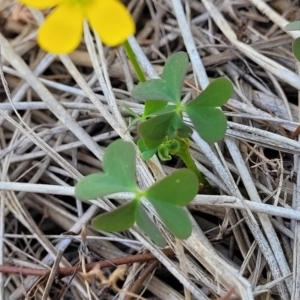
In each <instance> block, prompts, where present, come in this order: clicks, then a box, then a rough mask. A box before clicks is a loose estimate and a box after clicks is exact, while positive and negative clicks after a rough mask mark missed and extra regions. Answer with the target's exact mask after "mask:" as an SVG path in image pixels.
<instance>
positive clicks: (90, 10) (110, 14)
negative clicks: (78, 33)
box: [86, 0, 135, 47]
mask: <svg viewBox="0 0 300 300" xmlns="http://www.w3.org/2000/svg"><path fill="white" fill-rule="evenodd" d="M86 14H87V18H88V21H89V23H90V25H91V26H92V28H93V29H94V30H95V31H96V32H97V33H98V34H99V36H100V38H101V40H102V41H103V43H105V44H107V45H108V46H111V47H114V46H117V45H119V44H122V43H123V42H124V41H125V40H126V39H127V38H128V36H130V35H132V34H134V32H135V24H134V21H133V19H132V17H131V15H130V13H129V12H128V11H127V9H126V7H125V6H124V5H123V4H122V3H121V2H120V1H118V0H101V1H100V0H99V1H97V0H96V1H91V2H90V4H88V5H87V6H86Z"/></svg>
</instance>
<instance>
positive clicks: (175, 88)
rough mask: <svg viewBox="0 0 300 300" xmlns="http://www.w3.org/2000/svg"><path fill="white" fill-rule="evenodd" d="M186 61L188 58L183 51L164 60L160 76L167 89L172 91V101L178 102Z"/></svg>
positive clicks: (186, 65) (187, 61)
mask: <svg viewBox="0 0 300 300" xmlns="http://www.w3.org/2000/svg"><path fill="white" fill-rule="evenodd" d="M188 63H189V59H188V56H187V54H186V53H185V52H177V53H175V54H173V55H172V56H170V57H169V58H168V60H167V61H166V64H165V66H164V69H163V74H162V78H163V81H164V82H165V85H166V87H167V89H168V90H169V91H171V93H172V98H173V101H172V102H176V103H180V100H181V89H182V85H183V81H184V77H185V75H186V71H187V67H188ZM174 100H175V101H174Z"/></svg>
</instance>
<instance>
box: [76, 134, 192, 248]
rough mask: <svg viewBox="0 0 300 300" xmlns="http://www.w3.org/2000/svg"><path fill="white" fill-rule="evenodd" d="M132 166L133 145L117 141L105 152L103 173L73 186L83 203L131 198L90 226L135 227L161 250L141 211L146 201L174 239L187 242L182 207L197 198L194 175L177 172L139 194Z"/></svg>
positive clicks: (161, 242) (159, 238)
mask: <svg viewBox="0 0 300 300" xmlns="http://www.w3.org/2000/svg"><path fill="white" fill-rule="evenodd" d="M135 162H136V156H135V149H134V146H133V144H131V143H130V142H125V141H123V140H117V141H115V142H113V143H111V144H110V145H109V146H108V147H107V149H106V152H105V154H104V157H103V173H96V174H91V175H88V176H86V177H85V178H83V179H82V180H80V181H79V182H78V183H77V184H76V186H75V194H76V196H77V197H79V198H81V199H84V200H91V199H95V198H98V197H101V196H106V195H110V194H113V193H119V192H130V193H132V195H133V196H132V199H131V200H130V201H129V202H126V203H125V204H123V205H121V206H120V207H118V208H117V209H116V210H114V211H112V212H107V213H103V214H101V215H99V216H97V217H96V218H94V219H93V220H92V226H94V227H95V228H96V229H99V230H103V231H109V232H118V231H124V230H126V229H129V228H130V227H132V226H133V225H134V224H136V225H137V226H138V227H140V229H142V230H143V231H144V232H145V233H146V234H147V235H148V236H149V237H150V238H151V239H152V240H153V241H154V242H155V243H156V244H157V245H159V246H161V247H164V246H165V245H166V242H165V239H164V238H163V236H162V235H161V233H160V231H159V230H158V228H157V227H156V226H155V225H154V223H153V222H152V221H151V219H150V218H149V217H148V215H147V213H146V211H145V208H144V207H143V204H142V201H141V200H142V199H143V198H146V199H147V200H148V201H149V202H150V203H151V204H152V206H153V207H154V208H155V210H156V212H157V213H158V215H159V216H160V218H161V220H162V221H163V222H164V224H165V226H166V227H167V228H168V230H169V231H170V232H171V233H172V234H173V235H174V236H176V237H178V238H180V239H186V238H188V237H189V236H190V234H191V232H192V226H191V222H190V220H189V217H188V215H187V213H186V212H185V211H184V210H183V208H182V206H184V205H187V204H188V203H189V202H190V201H192V200H193V198H194V197H195V196H196V194H197V191H198V179H197V177H196V175H195V174H194V173H193V172H192V171H190V170H188V169H179V170H176V171H175V172H173V173H172V174H170V175H169V176H167V177H165V178H164V179H162V180H160V181H158V182H156V183H155V184H153V185H152V186H151V187H149V188H148V189H146V190H141V189H140V188H139V187H138V185H137V183H136V175H135V171H136V165H135V164H136V163H135Z"/></svg>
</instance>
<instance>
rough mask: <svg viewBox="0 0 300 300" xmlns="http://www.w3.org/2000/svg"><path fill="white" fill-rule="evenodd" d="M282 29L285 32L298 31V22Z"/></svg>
mask: <svg viewBox="0 0 300 300" xmlns="http://www.w3.org/2000/svg"><path fill="white" fill-rule="evenodd" d="M284 29H285V30H287V31H295V30H300V21H295V22H291V23H289V24H287V25H286V26H285V27H284Z"/></svg>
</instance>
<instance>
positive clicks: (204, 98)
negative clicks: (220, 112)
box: [185, 78, 233, 109]
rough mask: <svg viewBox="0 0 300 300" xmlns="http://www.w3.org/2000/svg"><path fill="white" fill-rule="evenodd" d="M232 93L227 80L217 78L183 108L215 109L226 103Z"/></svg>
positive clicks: (230, 84) (229, 82) (230, 85)
mask: <svg viewBox="0 0 300 300" xmlns="http://www.w3.org/2000/svg"><path fill="white" fill-rule="evenodd" d="M232 92H233V85H232V83H231V81H230V80H228V79H227V78H218V79H215V80H214V81H213V82H211V83H210V84H209V85H208V86H207V88H206V89H205V90H204V91H203V92H202V93H201V94H200V95H199V96H197V97H196V98H195V99H194V100H193V101H191V102H189V103H188V104H187V105H186V106H185V107H193V108H194V109H196V108H197V109H199V107H217V106H221V105H223V104H224V103H226V102H227V101H228V99H229V98H230V96H231V95H232Z"/></svg>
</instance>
